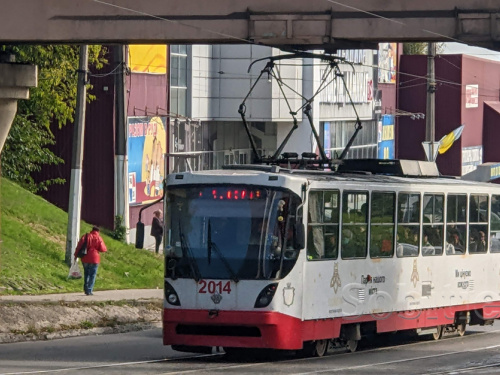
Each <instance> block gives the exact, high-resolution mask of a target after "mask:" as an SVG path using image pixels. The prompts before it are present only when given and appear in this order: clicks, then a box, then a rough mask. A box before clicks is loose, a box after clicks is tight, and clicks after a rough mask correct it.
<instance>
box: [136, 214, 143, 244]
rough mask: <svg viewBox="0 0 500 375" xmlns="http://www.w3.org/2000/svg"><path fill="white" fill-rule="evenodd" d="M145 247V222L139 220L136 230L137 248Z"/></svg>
mask: <svg viewBox="0 0 500 375" xmlns="http://www.w3.org/2000/svg"><path fill="white" fill-rule="evenodd" d="M143 247H144V223H142V222H140V221H139V222H138V223H137V227H136V232H135V248H136V249H142V248H143Z"/></svg>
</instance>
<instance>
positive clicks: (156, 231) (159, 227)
mask: <svg viewBox="0 0 500 375" xmlns="http://www.w3.org/2000/svg"><path fill="white" fill-rule="evenodd" d="M153 214H154V217H153V223H152V224H151V235H152V236H153V237H154V238H155V252H156V254H158V253H159V251H160V244H161V240H162V238H163V222H162V220H161V216H162V214H163V212H162V211H161V210H156V211H155V212H154V213H153Z"/></svg>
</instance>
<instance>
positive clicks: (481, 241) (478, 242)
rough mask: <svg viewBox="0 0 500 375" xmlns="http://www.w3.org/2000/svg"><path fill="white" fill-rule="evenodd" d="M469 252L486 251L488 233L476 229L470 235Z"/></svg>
mask: <svg viewBox="0 0 500 375" xmlns="http://www.w3.org/2000/svg"><path fill="white" fill-rule="evenodd" d="M470 239H471V241H470V243H469V252H470V253H484V252H486V250H487V245H486V235H485V234H484V232H483V231H482V230H480V231H474V233H471V235H470Z"/></svg>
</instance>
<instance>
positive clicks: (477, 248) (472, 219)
mask: <svg viewBox="0 0 500 375" xmlns="http://www.w3.org/2000/svg"><path fill="white" fill-rule="evenodd" d="M488 217H489V215H488V196H487V195H478V194H471V196H470V198H469V253H486V252H487V251H488Z"/></svg>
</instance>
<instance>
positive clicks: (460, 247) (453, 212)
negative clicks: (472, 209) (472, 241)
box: [445, 194, 467, 255]
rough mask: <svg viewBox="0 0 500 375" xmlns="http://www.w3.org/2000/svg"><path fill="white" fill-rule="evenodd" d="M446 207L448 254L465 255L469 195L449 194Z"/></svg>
mask: <svg viewBox="0 0 500 375" xmlns="http://www.w3.org/2000/svg"><path fill="white" fill-rule="evenodd" d="M446 206H447V208H446V246H445V248H446V254H449V255H455V254H465V251H466V244H467V242H466V241H467V238H466V237H467V222H466V218H467V195H465V194H448V197H447V199H446Z"/></svg>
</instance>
